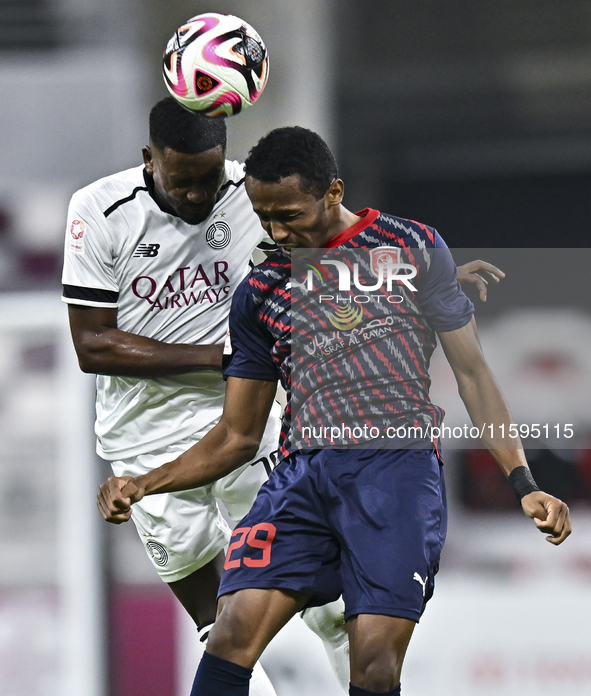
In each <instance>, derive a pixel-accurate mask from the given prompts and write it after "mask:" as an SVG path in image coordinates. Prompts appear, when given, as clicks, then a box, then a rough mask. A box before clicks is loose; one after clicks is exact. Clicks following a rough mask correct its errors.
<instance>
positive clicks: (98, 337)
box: [68, 304, 223, 377]
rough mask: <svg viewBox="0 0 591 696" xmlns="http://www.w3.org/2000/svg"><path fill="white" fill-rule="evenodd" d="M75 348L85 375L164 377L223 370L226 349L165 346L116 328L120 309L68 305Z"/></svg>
mask: <svg viewBox="0 0 591 696" xmlns="http://www.w3.org/2000/svg"><path fill="white" fill-rule="evenodd" d="M68 317H69V320H70V331H71V333H72V340H73V341H74V348H75V349H76V354H77V356H78V362H79V364H80V368H81V370H82V371H83V372H90V373H93V374H99V375H118V376H121V377H162V376H166V375H173V374H184V373H187V372H194V371H196V370H204V369H210V370H221V368H222V351H223V345H221V344H220V345H204V346H194V345H190V344H184V343H182V344H180V343H164V342H163V341H157V340H156V339H153V338H148V337H147V336H138V335H136V334H132V333H128V332H127V331H121V330H120V329H118V328H117V309H114V308H110V307H104V308H103V307H86V306H82V305H73V304H70V305H68Z"/></svg>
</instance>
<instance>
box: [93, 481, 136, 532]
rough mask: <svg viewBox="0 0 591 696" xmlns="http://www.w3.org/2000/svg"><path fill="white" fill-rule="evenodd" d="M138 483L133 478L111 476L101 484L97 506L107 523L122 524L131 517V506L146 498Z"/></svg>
mask: <svg viewBox="0 0 591 696" xmlns="http://www.w3.org/2000/svg"><path fill="white" fill-rule="evenodd" d="M136 481H137V480H136V479H134V478H133V476H111V478H110V479H108V480H107V481H105V482H104V483H102V484H101V486H100V488H99V493H98V496H97V505H98V509H99V510H100V511H101V515H102V516H103V517H104V519H105V520H106V521H107V522H111V523H112V524H121V523H122V522H127V520H128V519H129V518H130V517H131V506H132V505H133V503H137V501H138V500H141V499H142V498H143V497H144V490H143V488H142V487H141V486H140V485H138V483H137V482H136Z"/></svg>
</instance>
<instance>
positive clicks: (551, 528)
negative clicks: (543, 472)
mask: <svg viewBox="0 0 591 696" xmlns="http://www.w3.org/2000/svg"><path fill="white" fill-rule="evenodd" d="M521 507H522V508H523V512H525V514H526V515H527V516H528V517H531V518H532V519H533V521H534V522H535V523H536V527H537V528H538V529H539V530H540V531H541V532H545V533H547V534H549V536H547V537H546V541H549V542H550V543H551V544H554V545H556V546H558V544H562V542H563V541H564V540H565V539H566V537H567V536H568V535H569V534H570V533H571V524H570V513H569V510H568V506H567V505H566V503H563V502H562V500H559V499H558V498H555V497H554V496H553V495H549V494H548V493H544V492H543V491H534V492H533V493H529V494H528V495H525V496H523V498H522V499H521Z"/></svg>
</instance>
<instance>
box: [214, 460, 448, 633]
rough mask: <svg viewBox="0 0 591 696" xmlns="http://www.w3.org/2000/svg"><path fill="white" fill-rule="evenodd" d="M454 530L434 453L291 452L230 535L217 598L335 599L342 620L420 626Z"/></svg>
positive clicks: (312, 601) (311, 603) (316, 601)
mask: <svg viewBox="0 0 591 696" xmlns="http://www.w3.org/2000/svg"><path fill="white" fill-rule="evenodd" d="M446 529H447V508H446V501H445V484H444V480H443V467H442V465H441V463H440V461H439V460H438V458H437V455H436V453H435V451H434V450H336V449H324V450H314V451H311V452H302V453H296V454H292V455H291V456H290V457H289V458H288V459H286V460H285V461H283V462H281V464H279V466H277V468H276V469H275V470H274V471H273V472H272V473H271V476H270V477H269V480H268V481H267V482H266V483H265V484H264V485H263V487H262V488H261V490H260V491H259V494H258V496H257V499H256V500H255V503H254V505H253V507H252V509H251V511H250V512H249V513H248V514H247V515H246V517H245V518H244V519H243V520H242V521H241V522H240V523H239V525H238V526H237V527H236V529H235V530H234V532H233V534H232V539H231V541H230V545H229V547H228V553H227V556H226V563H225V572H224V573H223V575H222V581H221V585H220V590H219V596H222V595H224V594H228V593H229V592H235V591H236V590H241V589H247V588H266V589H271V588H275V589H284V590H295V591H297V592H302V593H304V594H306V595H308V596H309V597H310V600H309V603H308V605H307V606H317V605H320V604H325V603H327V602H330V601H333V600H335V599H337V598H338V597H339V596H340V595H341V594H342V595H343V599H344V602H345V607H346V611H345V618H346V619H348V618H350V617H352V616H356V615H357V614H385V615H387V616H400V617H403V618H407V619H412V620H413V621H418V620H419V618H420V616H421V614H422V613H423V610H424V608H425V604H426V602H427V600H428V599H429V598H430V597H431V595H432V594H433V582H434V577H435V573H436V572H437V570H438V567H439V557H440V554H441V549H442V548H443V543H444V541H445V534H446Z"/></svg>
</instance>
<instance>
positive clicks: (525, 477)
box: [439, 319, 571, 544]
mask: <svg viewBox="0 0 591 696" xmlns="http://www.w3.org/2000/svg"><path fill="white" fill-rule="evenodd" d="M439 338H440V340H441V345H442V346H443V349H444V351H445V355H446V357H447V359H448V361H449V364H450V365H451V367H452V370H453V371H454V374H455V377H456V380H457V383H458V389H459V392H460V396H461V397H462V400H463V402H464V404H465V406H466V409H467V411H468V413H469V415H470V418H471V420H472V422H473V423H474V425H475V426H476V427H478V428H480V429H482V432H483V433H484V436H483V438H482V440H483V444H484V445H485V446H486V447H487V449H489V450H490V453H491V454H492V456H493V457H494V458H495V460H496V461H497V463H498V465H499V466H500V468H501V470H502V471H503V473H504V474H505V476H507V477H508V479H509V482H510V483H511V485H512V487H513V489H514V490H515V492H516V494H517V495H518V497H519V498H520V499H521V506H522V508H523V511H524V512H525V514H526V515H527V516H528V517H531V518H533V519H535V523H536V525H537V527H538V528H539V529H540V530H541V531H543V532H545V533H547V534H548V535H549V536H548V537H547V540H548V541H549V542H551V543H553V544H560V543H562V542H563V541H564V540H565V539H566V538H567V536H568V535H569V534H570V533H571V525H570V518H569V511H568V507H567V506H566V504H565V503H563V502H562V501H561V500H558V498H555V497H554V496H551V495H549V494H548V493H544V492H543V491H540V490H539V489H538V487H537V486H536V485H535V483H534V481H533V478H532V477H531V473H530V472H529V467H528V465H527V461H526V459H525V454H524V452H523V447H522V446H521V441H520V439H519V437H510V436H509V432H510V430H509V426H510V425H511V423H512V422H513V418H512V416H511V411H510V409H509V406H508V404H507V402H506V400H505V397H504V396H503V394H502V392H501V390H500V387H499V385H498V383H497V381H496V379H495V376H494V375H493V373H492V371H491V369H490V368H489V366H488V364H487V362H486V360H485V358H484V355H483V353H482V349H481V347H480V342H479V340H478V335H477V332H476V323H475V321H474V319H472V320H471V321H470V323H468V324H467V325H466V326H464V327H462V328H461V329H457V330H456V331H448V332H442V333H440V334H439Z"/></svg>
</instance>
